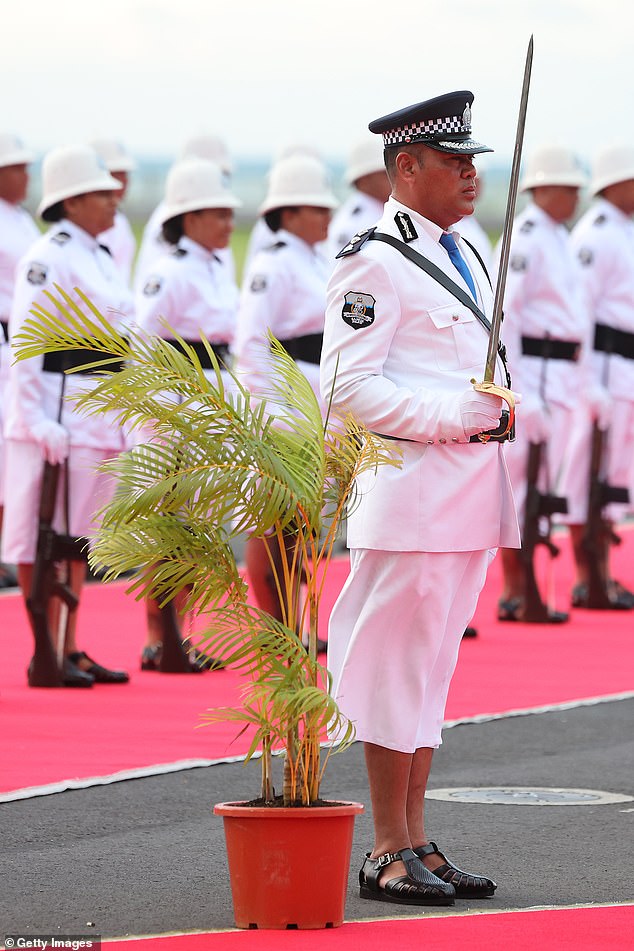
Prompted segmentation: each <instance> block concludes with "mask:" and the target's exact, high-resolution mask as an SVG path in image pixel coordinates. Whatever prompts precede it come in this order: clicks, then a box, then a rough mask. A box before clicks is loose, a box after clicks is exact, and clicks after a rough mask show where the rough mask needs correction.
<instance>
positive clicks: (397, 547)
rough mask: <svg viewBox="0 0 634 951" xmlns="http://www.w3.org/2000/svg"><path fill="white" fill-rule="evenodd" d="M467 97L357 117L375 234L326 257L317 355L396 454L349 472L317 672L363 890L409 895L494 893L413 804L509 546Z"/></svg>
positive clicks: (328, 383)
mask: <svg viewBox="0 0 634 951" xmlns="http://www.w3.org/2000/svg"><path fill="white" fill-rule="evenodd" d="M472 102H473V94H472V93H470V92H468V91H466V90H465V91H458V92H452V93H448V94H446V95H443V96H438V97H437V98H435V99H431V100H428V101H426V102H421V103H418V104H417V105H413V106H409V107H408V108H405V109H402V110H400V111H399V112H396V113H394V114H392V115H388V116H385V117H383V118H381V119H377V120H375V121H374V122H372V123H370V130H371V131H372V132H375V133H381V134H382V135H383V143H384V148H385V164H386V168H387V173H388V176H389V178H390V181H391V183H392V195H391V197H390V198H389V200H388V201H387V203H386V205H385V211H384V214H383V216H382V218H381V220H380V221H379V223H378V226H377V229H376V230H374V229H370V231H368V232H366V233H365V234H362V235H360V236H358V237H357V238H356V239H354V240H353V241H352V242H351V243H350V244H349V245H347V246H346V247H345V248H344V249H343V250H342V251H341V252H340V254H339V259H338V261H337V263H336V265H335V269H334V272H333V274H332V277H331V279H330V282H329V286H328V299H327V311H326V325H325V331H324V347H323V354H322V363H321V388H322V395H323V396H324V398H326V397H328V396H329V394H330V393H331V391H333V393H334V395H333V404H334V409H335V410H338V411H340V412H341V413H345V412H348V411H350V412H352V413H354V414H355V415H356V416H357V417H358V418H359V419H360V420H361V421H362V422H363V423H364V424H365V425H366V426H368V427H369V428H370V429H371V430H373V431H374V432H376V433H378V434H381V435H383V436H384V437H385V438H387V439H392V440H395V441H396V443H397V445H398V446H399V448H400V449H401V451H402V466H401V468H398V469H394V468H392V467H388V466H385V467H381V468H379V469H378V470H377V471H376V472H373V473H367V474H364V475H363V476H362V477H361V478H360V479H359V483H358V487H357V489H358V493H357V499H356V503H355V506H354V508H353V510H352V511H351V512H350V513H349V515H348V546H349V548H350V549H351V571H350V575H349V577H348V579H347V581H346V584H345V585H344V588H343V590H342V592H341V594H340V596H339V598H338V600H337V603H336V604H335V607H334V609H333V611H332V615H331V618H330V630H329V640H328V668H329V670H330V671H331V673H332V678H333V681H332V691H333V695H334V697H335V699H336V701H337V703H338V704H339V707H340V709H341V711H342V712H343V713H344V714H345V715H346V716H347V717H349V718H350V720H352V722H353V723H354V724H355V727H356V733H357V738H358V739H360V740H362V741H363V743H364V744H365V757H366V765H367V771H368V778H369V786H370V796H371V801H372V811H373V819H374V833H375V840H374V847H373V849H372V851H371V852H370V853H368V855H367V858H366V860H365V862H364V864H363V867H362V869H361V872H360V876H359V878H360V885H361V897H363V898H371V899H375V900H378V901H392V902H397V903H403V904H413V905H427V904H438V905H447V904H452V903H453V901H454V898H455V897H459V898H460V897H469V898H479V897H484V896H490V895H492V894H493V892H494V890H495V887H496V886H495V883H494V882H493V881H491V880H490V879H489V878H487V877H485V876H481V875H474V874H470V873H466V872H462V871H459V870H457V869H456V867H455V866H454V865H452V863H451V862H450V861H449V860H448V859H447V858H446V856H445V855H443V853H442V852H440V851H439V849H438V848H437V846H436V844H435V843H434V842H431V841H430V839H429V837H428V834H427V831H426V828H425V822H424V815H423V809H424V796H425V788H426V785H427V777H428V773H429V769H430V766H431V760H432V754H433V750H434V749H435V748H436V747H438V746H439V745H440V743H441V727H442V722H443V715H444V710H445V703H446V698H447V692H448V689H449V683H450V680H451V676H452V674H453V671H454V668H455V665H456V661H457V657H458V649H459V647H460V642H461V637H462V634H463V631H464V629H465V626H466V624H467V622H468V621H469V619H470V618H471V616H472V615H473V612H474V610H475V606H476V602H477V599H478V595H479V592H480V590H481V589H482V586H483V584H484V581H485V577H486V571H487V567H488V564H489V562H490V560H491V553H492V551H493V550H494V549H496V548H497V547H498V546H500V545H504V546H507V547H511V546H512V545H516V544H518V543H519V532H518V526H517V518H516V515H515V508H514V505H513V494H512V490H511V485H510V481H509V478H508V474H507V471H506V466H505V464H504V458H503V448H504V447H503V446H502V445H501V443H500V442H499V441H496V440H494V439H489V440H488V441H487V442H486V443H485V442H482V441H481V440H480V439H479V438H478V434H479V433H482V432H485V431H490V430H493V429H495V428H497V427H498V426H499V424H500V419H501V416H502V412H503V401H502V399H501V398H500V397H498V396H495V395H493V394H489V393H480V392H476V391H475V390H474V389H473V387H472V385H471V382H470V381H471V380H472V379H473V378H476V379H479V380H482V379H483V378H484V366H485V362H486V356H487V349H488V329H487V328H488V327H489V326H490V325H489V324H488V321H487V318H486V316H485V315H486V314H489V315H490V314H491V312H492V306H493V292H492V289H491V287H490V285H489V282H488V280H487V277H486V274H485V273H484V270H483V269H482V266H481V265H480V263H479V262H478V259H477V258H476V256H475V255H474V254H473V253H472V252H471V251H470V249H469V248H468V247H467V246H465V245H463V242H462V240H461V238H460V235H459V233H458V232H457V231H454V230H452V225H453V224H454V223H455V222H457V221H459V220H460V219H461V218H462V217H463V216H465V215H470V214H472V213H473V207H474V201H475V195H476V189H475V185H474V178H475V175H476V170H475V165H474V155H475V154H476V153H480V152H488V151H491V150H490V149H489V148H488V147H487V146H486V145H482V144H480V143H479V142H476V141H474V139H473V138H472V137H471V104H472ZM430 263H431V265H433V267H432V270H434V268H435V269H436V270H435V272H434V273H435V275H436V276H433V275H432V274H429V273H428V271H427V270H426V268H427V266H428V265H429V264H430ZM456 295H458V297H457V296H456ZM477 314H479V315H480V316H477ZM483 318H484V319H483ZM497 364H498V365H497V367H496V380H498V379H499V382H501V383H503V384H505V385H507V379H506V376H505V374H504V371H503V367H502V365H501V361H499V360H498V361H497ZM500 429H501V427H500Z"/></svg>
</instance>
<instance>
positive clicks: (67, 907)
mask: <svg viewBox="0 0 634 951" xmlns="http://www.w3.org/2000/svg"><path fill="white" fill-rule="evenodd" d="M633 724H634V700H631V699H629V700H620V701H616V702H608V703H601V704H597V705H594V706H580V707H576V708H574V709H568V710H559V711H554V712H548V713H540V714H532V715H529V716H521V717H510V718H505V719H499V720H493V721H491V722H488V723H480V724H466V725H460V726H456V727H453V728H451V729H448V730H446V731H445V735H444V743H443V746H442V747H441V749H440V750H439V751H438V753H437V754H436V756H435V758H434V765H433V769H432V776H431V781H430V784H429V785H430V790H437V789H439V788H449V789H455V788H456V787H465V786H467V787H473V788H476V789H479V788H482V787H492V786H493V787H548V788H549V789H561V788H565V789H570V788H572V789H592V790H603V791H606V792H611V793H617V794H618V793H620V794H625V795H628V796H634V731H633V729H632V726H633ZM96 741H97V740H96ZM258 782H259V768H258V765H257V763H256V764H249V765H247V766H243V765H242V764H225V765H218V766H212V767H207V768H201V769H192V770H186V771H183V772H179V773H172V774H168V775H164V776H160V777H152V778H147V779H139V780H133V781H126V782H118V783H114V784H112V785H109V786H98V787H93V788H90V789H85V790H78V791H72V792H64V793H58V794H55V795H51V796H43V797H39V798H35V799H30V800H22V801H18V802H12V803H5V804H2V805H0V820H1V822H2V825H1V828H2V836H1V844H0V940H1V938H2V936H3V935H4V934H5V933H7V932H13V933H15V932H25V933H30V934H47V933H52V934H60V933H62V934H83V933H90V932H92V933H96V934H101V935H102V936H104V937H107V936H124V935H129V934H131V935H135V934H136V935H138V934H160V933H165V932H173V931H200V930H203V931H206V930H215V929H229V928H231V927H233V916H232V909H231V894H230V886H229V879H228V872H227V862H226V856H225V847H224V837H223V825H222V820H221V819H219V818H217V817H215V816H214V815H213V814H212V807H213V804H214V803H215V802H218V801H222V800H227V799H229V800H234V799H235V800H237V799H250V798H252V797H253V796H255V795H257V791H258V790H257V785H258ZM322 794H323V795H324V798H332V799H341V800H356V801H359V802H363V803H364V804H366V812H365V813H364V814H363V815H361V816H359V817H358V818H357V821H356V826H355V838H354V846H353V855H352V863H351V869H350V880H349V889H348V900H347V905H346V919H347V920H360V919H368V918H382V917H385V916H386V915H389V916H403V917H412V916H418V915H420V911H417V910H416V909H411V908H407V907H401V906H397V905H386V904H384V903H374V902H370V901H362V900H361V899H360V898H359V897H358V888H357V886H356V877H357V871H358V867H359V866H360V865H361V862H362V860H363V854H364V851H365V850H366V849H367V848H370V847H371V844H372V824H371V816H370V812H369V805H368V796H367V788H366V781H365V771H364V765H363V751H362V748H361V746H360V744H355V745H354V746H353V747H352V748H351V749H349V750H347V751H346V752H345V753H343V754H341V755H338V756H334V757H333V758H332V760H331V762H330V763H329V766H328V770H327V773H326V778H325V781H324V783H323V786H322ZM426 813H427V828H428V832H429V834H430V836H431V837H432V838H433V839H435V840H436V841H437V842H438V845H439V846H440V848H441V849H442V850H443V851H445V852H446V853H447V854H448V855H449V857H450V858H451V859H452V860H453V861H454V862H455V863H456V864H457V865H460V866H462V867H463V868H466V869H468V870H472V871H480V872H483V873H485V874H487V875H490V876H492V877H493V878H495V880H496V881H497V882H498V886H499V887H498V891H497V893H496V896H495V898H494V899H490V900H486V901H480V902H473V901H472V902H467V901H459V902H456V905H455V907H454V908H453V909H452V908H449V909H430V910H429V911H427V912H426V913H433V914H453V913H455V912H456V911H458V910H460V911H462V910H467V909H469V908H477V909H478V910H482V909H483V908H486V909H487V910H491V911H492V910H503V909H515V908H517V909H525V908H534V907H540V906H568V905H574V904H585V903H592V902H596V903H604V902H607V903H612V902H632V901H634V884H633V883H634V874H633V873H634V835H633V832H634V801H632V802H621V803H610V804H605V805H596V804H592V805H544V806H540V805H519V804H517V802H515V801H514V800H513V796H510V797H509V798H508V799H507V802H506V803H505V804H500V805H498V804H492V803H490V802H485V803H471V804H466V803H459V802H455V801H440V800H436V799H430V800H429V801H428V804H427V806H426ZM89 922H90V923H91V924H90V925H89V924H88V923H89Z"/></svg>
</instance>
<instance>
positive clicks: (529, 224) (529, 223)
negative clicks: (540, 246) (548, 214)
mask: <svg viewBox="0 0 634 951" xmlns="http://www.w3.org/2000/svg"><path fill="white" fill-rule="evenodd" d="M534 227H535V222H534V221H533V220H532V219H531V218H527V219H526V221H525V222H524V224H523V225H522V227H521V228H520V234H530V233H531V231H532V230H533V228H534Z"/></svg>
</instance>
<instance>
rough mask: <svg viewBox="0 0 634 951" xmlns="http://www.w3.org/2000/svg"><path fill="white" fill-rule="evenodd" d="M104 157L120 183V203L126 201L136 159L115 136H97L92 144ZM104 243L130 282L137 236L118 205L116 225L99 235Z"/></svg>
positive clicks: (124, 276) (102, 158)
mask: <svg viewBox="0 0 634 951" xmlns="http://www.w3.org/2000/svg"><path fill="white" fill-rule="evenodd" d="M90 144H91V145H92V147H93V149H94V150H95V152H96V153H97V155H98V156H99V157H100V158H101V160H102V161H103V163H104V165H105V166H106V168H107V170H108V171H109V172H110V174H111V175H112V177H113V178H116V179H117V181H118V182H119V183H120V185H121V190H120V191H119V192H118V199H119V203H120V204H121V202H123V200H124V199H125V196H126V193H127V191H128V186H129V184H130V173H131V172H133V171H134V170H135V169H136V162H135V161H134V159H133V158H132V156H131V155H130V154H129V153H128V152H127V151H126V149H125V148H124V146H123V145H122V144H121V143H120V142H117V141H116V140H115V139H95V140H94V141H93V142H91V143H90ZM99 241H100V242H101V244H105V245H106V247H107V248H108V250H109V251H110V253H111V255H112V257H113V258H114V260H115V263H116V265H117V267H118V268H119V270H120V271H121V275H122V277H123V279H124V281H125V282H126V284H128V285H129V284H130V279H131V276H132V265H133V263H134V257H135V255H136V239H135V237H134V232H133V231H132V228H131V226H130V222H129V221H128V218H127V216H126V215H125V214H124V213H123V212H122V211H121V208H120V207H119V208H117V211H116V214H115V216H114V225H113V226H112V228H109V229H108V230H107V231H105V232H104V233H103V234H101V235H99Z"/></svg>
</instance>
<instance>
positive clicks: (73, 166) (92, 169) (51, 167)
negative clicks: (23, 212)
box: [37, 145, 121, 221]
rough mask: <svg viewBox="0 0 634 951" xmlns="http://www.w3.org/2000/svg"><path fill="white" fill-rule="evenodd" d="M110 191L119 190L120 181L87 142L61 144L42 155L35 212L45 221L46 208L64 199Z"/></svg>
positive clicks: (47, 209) (46, 219) (48, 208)
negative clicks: (38, 196)
mask: <svg viewBox="0 0 634 951" xmlns="http://www.w3.org/2000/svg"><path fill="white" fill-rule="evenodd" d="M112 191H121V182H118V181H117V179H116V178H113V177H112V175H111V174H110V172H109V171H108V170H107V169H106V167H105V165H104V162H103V160H102V159H100V158H99V156H98V155H97V153H96V152H95V150H94V149H93V148H91V146H90V145H64V146H61V147H60V148H57V149H53V151H52V152H49V153H48V154H47V155H45V156H44V161H43V162H42V200H41V201H40V204H39V205H38V208H37V213H38V215H40V217H42V218H43V219H44V221H48V220H49V219H48V218H47V217H46V213H47V211H49V210H50V209H51V208H53V206H54V205H57V204H58V202H60V201H63V200H64V199H65V198H74V197H75V196H76V195H86V194H88V193H89V192H112Z"/></svg>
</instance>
